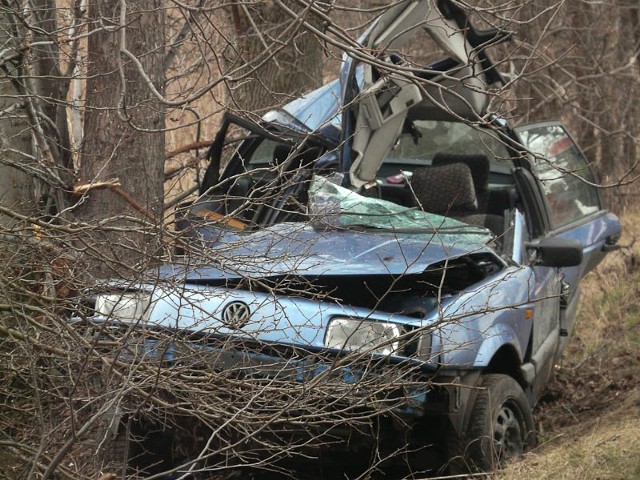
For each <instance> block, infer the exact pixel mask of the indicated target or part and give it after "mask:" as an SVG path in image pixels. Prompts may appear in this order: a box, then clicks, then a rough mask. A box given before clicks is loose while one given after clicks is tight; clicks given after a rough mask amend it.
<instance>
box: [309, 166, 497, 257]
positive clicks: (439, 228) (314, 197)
mask: <svg viewBox="0 0 640 480" xmlns="http://www.w3.org/2000/svg"><path fill="white" fill-rule="evenodd" d="M309 214H310V216H311V222H312V224H313V226H314V228H316V229H322V228H335V229H365V230H366V229H375V230H377V231H380V230H382V231H385V230H386V231H390V232H396V233H417V234H437V235H439V236H443V237H447V236H450V235H451V236H454V237H455V238H452V239H451V243H453V242H458V243H459V242H464V243H477V244H480V245H484V244H486V243H487V242H489V241H490V240H491V239H492V237H493V236H492V234H491V232H490V231H489V230H488V229H486V228H483V227H478V226H473V225H469V224H466V223H463V222H460V221H458V220H455V219H453V218H448V217H443V216H441V215H437V214H434V213H428V212H424V211H422V210H420V209H418V208H409V207H404V206H401V205H397V204H395V203H392V202H389V201H387V200H381V199H378V198H369V197H364V196H362V195H359V194H358V193H356V192H353V191H351V190H349V189H347V188H344V187H341V186H339V185H337V184H335V183H332V182H331V181H330V180H329V179H326V178H323V177H318V176H314V177H313V179H312V181H311V185H310V187H309ZM445 243H450V242H449V241H448V240H445Z"/></svg>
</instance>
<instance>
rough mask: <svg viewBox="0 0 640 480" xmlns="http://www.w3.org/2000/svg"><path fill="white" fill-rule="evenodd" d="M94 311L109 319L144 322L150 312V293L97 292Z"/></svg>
mask: <svg viewBox="0 0 640 480" xmlns="http://www.w3.org/2000/svg"><path fill="white" fill-rule="evenodd" d="M95 312H96V314H97V315H100V316H102V317H105V318H107V319H110V320H118V321H120V322H127V323H136V322H142V323H146V322H147V321H148V320H149V316H150V314H151V294H149V293H148V292H119V293H103V294H98V295H97V296H96V305H95Z"/></svg>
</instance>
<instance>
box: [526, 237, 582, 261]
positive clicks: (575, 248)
mask: <svg viewBox="0 0 640 480" xmlns="http://www.w3.org/2000/svg"><path fill="white" fill-rule="evenodd" d="M582 248H583V247H582V244H581V243H580V242H579V241H578V240H573V239H568V238H545V239H544V240H541V241H540V242H539V243H527V249H529V250H535V252H536V255H535V258H534V264H535V265H541V266H543V267H556V268H559V267H575V266H577V265H580V264H581V263H582V253H583V252H582Z"/></svg>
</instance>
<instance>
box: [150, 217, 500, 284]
mask: <svg viewBox="0 0 640 480" xmlns="http://www.w3.org/2000/svg"><path fill="white" fill-rule="evenodd" d="M205 228H206V229H209V230H211V229H213V228H214V227H205ZM231 236H232V237H231V240H230V241H229V240H227V239H226V237H222V238H220V237H219V236H218V235H209V236H208V237H207V238H216V239H217V240H218V241H219V244H217V245H214V246H212V247H211V248H208V249H207V259H205V264H204V266H202V267H201V268H196V267H194V266H193V265H192V266H190V267H188V268H186V267H180V266H179V265H171V264H169V265H165V266H163V267H161V269H160V276H161V277H162V278H170V277H172V276H173V275H175V274H177V273H180V272H183V273H184V275H186V277H185V279H186V280H187V281H189V280H201V281H204V280H207V279H219V278H240V277H246V276H249V277H251V276H253V277H267V276H275V275H284V274H295V275H304V276H311V277H313V276H319V275H337V276H348V275H367V274H388V275H408V274H417V273H421V272H423V271H424V270H425V269H426V268H427V267H428V266H430V265H433V264H434V263H437V262H441V261H445V260H451V259H454V258H457V257H460V256H462V255H466V254H469V253H471V252H478V253H481V252H484V253H489V254H492V255H494V254H493V253H492V251H491V250H490V249H489V248H487V247H486V246H485V245H484V243H483V242H478V241H475V242H473V241H472V242H468V243H464V242H462V241H458V242H455V241H451V242H450V243H448V244H443V241H442V240H443V238H445V236H444V235H436V234H433V233H424V234H402V233H394V232H386V233H385V232H379V231H366V232H365V231H349V230H343V231H331V230H326V231H315V230H314V229H313V227H311V226H309V225H306V224H302V223H280V224H276V225H272V226H270V227H267V228H265V229H264V230H260V231H258V232H255V233H251V234H248V235H243V236H238V235H237V234H235V233H231ZM478 238H480V239H484V238H486V236H485V235H480V236H478ZM216 258H219V259H221V262H220V264H219V265H216V266H213V265H212V264H211V260H213V261H215V260H216Z"/></svg>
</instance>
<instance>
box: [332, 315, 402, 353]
mask: <svg viewBox="0 0 640 480" xmlns="http://www.w3.org/2000/svg"><path fill="white" fill-rule="evenodd" d="M403 333H404V332H403V329H402V326H401V325H398V324H396V323H389V322H378V321H373V320H363V319H361V318H344V317H339V318H334V319H333V320H331V322H329V326H328V327H327V334H326V337H325V340H324V343H325V346H326V347H327V348H336V349H340V350H350V351H355V352H363V351H366V352H369V353H378V354H381V355H392V354H395V353H398V350H399V349H400V337H402V335H403Z"/></svg>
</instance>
